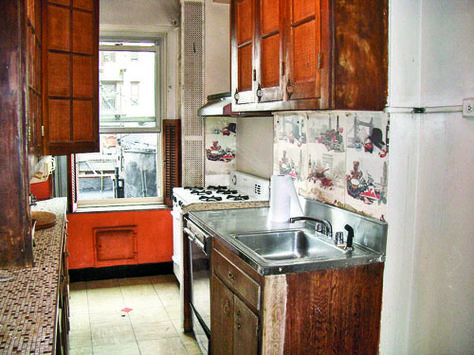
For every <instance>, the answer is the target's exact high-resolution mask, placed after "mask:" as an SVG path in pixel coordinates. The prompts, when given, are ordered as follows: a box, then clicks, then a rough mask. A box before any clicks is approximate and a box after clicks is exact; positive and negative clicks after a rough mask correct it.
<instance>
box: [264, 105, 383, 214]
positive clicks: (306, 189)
mask: <svg viewBox="0 0 474 355" xmlns="http://www.w3.org/2000/svg"><path fill="white" fill-rule="evenodd" d="M388 127H389V117H388V115H387V114H385V113H383V112H365V111H364V112H362V111H350V112H345V111H336V112H335V111H332V112H317V111H308V112H285V113H277V114H275V117H274V168H273V173H274V174H285V175H286V174H289V175H291V177H292V178H293V181H294V183H295V186H296V189H297V191H298V194H299V195H301V196H303V197H306V198H310V199H314V200H318V201H321V202H325V203H329V204H333V205H336V206H339V207H342V208H345V209H347V210H351V211H354V212H357V213H360V214H364V215H367V216H371V217H375V218H379V219H382V220H384V216H385V214H386V208H387V173H388V171H387V169H388V140H387V134H388Z"/></svg>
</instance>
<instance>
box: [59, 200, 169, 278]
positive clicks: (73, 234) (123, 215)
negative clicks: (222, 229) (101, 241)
mask: <svg viewBox="0 0 474 355" xmlns="http://www.w3.org/2000/svg"><path fill="white" fill-rule="evenodd" d="M67 217H68V220H69V223H68V249H69V269H83V268H89V267H97V266H98V265H95V261H94V260H95V258H94V253H95V248H94V232H93V229H94V228H107V227H120V226H130V225H136V226H137V249H138V262H137V263H138V264H148V263H160V262H167V261H171V256H172V254H173V222H172V217H171V214H170V210H169V209H163V210H161V209H160V210H150V211H127V212H97V213H72V214H68V216H67ZM123 264H130V263H129V262H126V263H125V262H124V263H123ZM112 265H121V263H120V261H114V262H111V263H110V264H104V263H101V264H100V266H112Z"/></svg>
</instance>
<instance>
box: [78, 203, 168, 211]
mask: <svg viewBox="0 0 474 355" xmlns="http://www.w3.org/2000/svg"><path fill="white" fill-rule="evenodd" d="M171 209H172V208H171V207H169V206H167V205H164V204H147V205H121V206H114V205H104V206H80V207H79V206H78V207H77V208H76V210H75V211H74V213H95V212H131V211H150V210H171Z"/></svg>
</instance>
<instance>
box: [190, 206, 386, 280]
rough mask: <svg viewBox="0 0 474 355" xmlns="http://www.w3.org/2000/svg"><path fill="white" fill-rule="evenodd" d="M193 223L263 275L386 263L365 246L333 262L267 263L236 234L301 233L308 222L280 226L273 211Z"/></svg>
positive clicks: (215, 213) (214, 213)
mask: <svg viewBox="0 0 474 355" xmlns="http://www.w3.org/2000/svg"><path fill="white" fill-rule="evenodd" d="M188 217H189V219H190V220H191V221H192V222H194V223H195V224H196V225H197V226H198V227H200V228H202V229H203V230H204V231H205V232H207V233H208V234H210V235H211V236H212V237H214V238H219V239H220V240H221V241H223V242H224V243H225V244H226V245H227V246H228V247H229V249H230V250H231V251H232V252H234V253H235V254H236V255H237V256H239V257H240V258H241V259H242V260H244V261H245V262H247V263H248V264H249V265H250V266H251V267H252V268H254V269H255V270H256V271H257V272H258V273H260V274H261V275H275V274H286V273H294V272H303V271H312V270H320V269H331V268H341V267H350V266H356V265H365V264H369V263H376V262H383V261H384V255H383V254H382V253H380V252H376V251H373V250H371V249H369V248H365V247H362V246H361V245H358V244H356V243H355V244H354V246H355V250H354V251H353V252H351V253H340V256H338V257H332V258H321V257H318V258H311V257H307V258H301V259H291V260H284V261H281V260H279V261H265V260H262V259H261V258H258V257H257V256H256V255H255V254H254V253H252V252H249V251H248V250H246V248H245V247H242V246H241V244H240V243H238V242H236V241H235V239H234V238H233V235H235V234H242V233H254V232H267V231H274V230H287V229H300V228H303V227H305V222H296V223H291V224H290V223H287V222H285V223H276V222H273V221H271V219H270V217H269V208H268V207H261V208H242V209H231V210H210V211H191V212H189V214H188Z"/></svg>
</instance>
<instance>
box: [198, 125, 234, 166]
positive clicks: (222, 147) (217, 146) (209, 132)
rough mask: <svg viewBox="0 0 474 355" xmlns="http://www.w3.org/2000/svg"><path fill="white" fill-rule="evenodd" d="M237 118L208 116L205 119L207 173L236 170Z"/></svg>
mask: <svg viewBox="0 0 474 355" xmlns="http://www.w3.org/2000/svg"><path fill="white" fill-rule="evenodd" d="M236 122H237V119H236V118H233V117H208V118H206V119H205V124H204V130H205V149H206V151H205V156H206V161H205V174H206V175H218V174H230V173H231V172H232V171H235V167H236V163H235V152H236V149H237V138H236V133H237V123H236Z"/></svg>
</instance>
